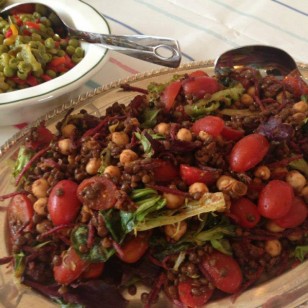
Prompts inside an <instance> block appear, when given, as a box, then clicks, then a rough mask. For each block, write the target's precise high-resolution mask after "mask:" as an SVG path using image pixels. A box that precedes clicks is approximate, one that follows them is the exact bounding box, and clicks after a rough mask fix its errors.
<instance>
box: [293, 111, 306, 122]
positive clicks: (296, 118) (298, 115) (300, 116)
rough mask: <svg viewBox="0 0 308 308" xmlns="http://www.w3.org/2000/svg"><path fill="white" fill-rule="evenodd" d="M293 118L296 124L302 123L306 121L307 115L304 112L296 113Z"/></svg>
mask: <svg viewBox="0 0 308 308" xmlns="http://www.w3.org/2000/svg"><path fill="white" fill-rule="evenodd" d="M292 118H293V120H294V121H295V122H296V123H302V122H303V121H304V120H305V118H306V115H305V113H302V112H296V113H294V114H293V115H292Z"/></svg>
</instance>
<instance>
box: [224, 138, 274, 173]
mask: <svg viewBox="0 0 308 308" xmlns="http://www.w3.org/2000/svg"><path fill="white" fill-rule="evenodd" d="M269 147H270V145H269V142H268V141H267V139H266V138H265V137H264V136H263V135H260V134H251V135H247V136H245V137H244V138H242V139H241V140H239V141H238V142H237V143H236V144H235V145H234V147H233V149H232V151H231V154H230V159H229V163H230V168H231V170H233V171H235V172H245V171H247V170H249V169H251V168H253V167H255V166H256V165H257V164H258V163H260V162H261V161H262V159H263V158H264V156H265V155H266V154H267V152H268V150H269Z"/></svg>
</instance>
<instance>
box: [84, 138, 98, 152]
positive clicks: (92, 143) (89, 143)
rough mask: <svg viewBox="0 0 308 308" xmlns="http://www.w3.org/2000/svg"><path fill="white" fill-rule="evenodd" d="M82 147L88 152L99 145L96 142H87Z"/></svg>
mask: <svg viewBox="0 0 308 308" xmlns="http://www.w3.org/2000/svg"><path fill="white" fill-rule="evenodd" d="M84 147H85V148H86V149H88V150H94V149H97V148H99V147H100V145H99V143H98V142H97V141H96V140H92V139H90V140H88V141H86V142H85V143H84Z"/></svg>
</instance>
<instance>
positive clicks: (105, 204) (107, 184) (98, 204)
mask: <svg viewBox="0 0 308 308" xmlns="http://www.w3.org/2000/svg"><path fill="white" fill-rule="evenodd" d="M116 190H117V187H116V186H115V185H114V184H113V182H112V181H111V180H109V179H107V178H106V177H105V176H93V177H91V178H89V179H85V180H83V181H82V182H81V183H80V184H79V186H78V189H77V195H78V198H79V200H80V201H81V202H82V203H83V204H85V205H88V206H89V207H90V208H91V209H94V210H107V209H110V208H112V207H113V206H114V204H115V203H116V201H117V198H116V196H115V191H116ZM91 196H93V197H91Z"/></svg>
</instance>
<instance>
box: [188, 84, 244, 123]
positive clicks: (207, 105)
mask: <svg viewBox="0 0 308 308" xmlns="http://www.w3.org/2000/svg"><path fill="white" fill-rule="evenodd" d="M244 90H245V89H244V87H243V86H242V84H241V83H239V84H237V85H236V86H234V87H232V88H228V89H224V90H221V91H218V92H216V93H214V94H212V96H211V97H210V98H209V99H200V100H199V101H198V102H196V103H195V104H191V105H186V106H185V107H184V109H185V112H186V113H187V114H188V115H189V116H190V117H192V118H199V117H202V116H204V115H206V114H210V113H211V112H213V111H215V110H217V109H218V108H219V107H220V106H221V105H222V104H223V105H224V106H231V104H232V103H233V102H234V101H236V100H239V98H240V96H241V95H242V94H243V93H244Z"/></svg>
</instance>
